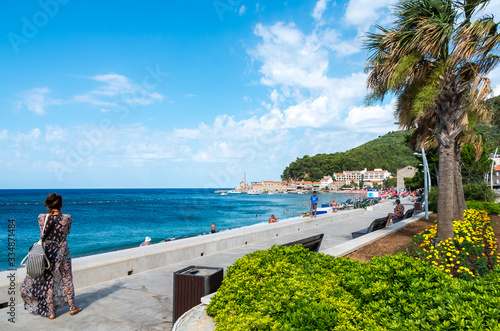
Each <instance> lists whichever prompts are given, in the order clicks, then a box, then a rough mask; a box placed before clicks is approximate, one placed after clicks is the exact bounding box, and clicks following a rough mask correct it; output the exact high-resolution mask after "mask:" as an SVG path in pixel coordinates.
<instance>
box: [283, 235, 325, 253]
mask: <svg viewBox="0 0 500 331" xmlns="http://www.w3.org/2000/svg"><path fill="white" fill-rule="evenodd" d="M323 236H324V234H323V233H321V234H318V235H315V236H312V237H307V238H304V239H300V240H296V241H292V242H289V243H287V244H283V245H282V246H294V245H299V244H300V245H302V247H304V248H307V249H308V250H310V251H311V252H316V253H317V252H318V251H319V246H320V245H321V241H323Z"/></svg>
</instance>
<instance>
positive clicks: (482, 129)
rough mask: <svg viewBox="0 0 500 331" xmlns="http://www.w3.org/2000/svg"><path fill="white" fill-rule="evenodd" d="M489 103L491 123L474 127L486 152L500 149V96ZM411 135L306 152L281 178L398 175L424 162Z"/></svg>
mask: <svg viewBox="0 0 500 331" xmlns="http://www.w3.org/2000/svg"><path fill="white" fill-rule="evenodd" d="M486 105H487V106H488V107H490V108H491V109H492V110H493V114H492V118H491V123H490V124H477V125H476V126H475V129H476V130H477V132H479V133H480V134H481V136H482V137H483V143H484V146H485V149H486V152H487V153H494V152H495V148H497V147H499V148H500V96H498V97H494V98H491V99H489V100H487V101H486ZM409 136H410V133H409V132H405V131H396V132H389V133H388V134H386V135H384V136H380V137H378V138H377V139H374V140H371V141H369V142H367V143H365V144H363V145H361V146H358V147H356V148H353V149H350V150H348V151H345V152H337V153H331V154H317V155H314V156H309V155H305V156H304V157H302V158H297V160H295V161H294V162H292V163H290V165H289V166H288V167H286V168H285V170H284V171H283V175H282V176H281V177H282V178H283V179H288V178H291V179H294V180H298V179H305V180H315V181H317V180H319V179H321V178H323V176H327V175H333V174H334V173H336V172H342V171H353V170H363V169H364V168H366V169H368V170H373V169H375V168H381V169H384V170H388V171H389V172H391V173H392V174H393V175H396V171H397V169H398V168H402V167H405V166H407V165H413V166H415V165H418V164H419V163H420V162H421V161H420V160H418V159H417V158H416V157H415V156H413V155H412V154H413V151H412V150H411V149H410V148H409V147H408V139H409Z"/></svg>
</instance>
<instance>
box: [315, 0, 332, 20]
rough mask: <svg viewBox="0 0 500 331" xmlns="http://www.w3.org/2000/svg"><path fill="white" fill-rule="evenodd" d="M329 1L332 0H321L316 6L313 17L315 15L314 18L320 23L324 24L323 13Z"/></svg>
mask: <svg viewBox="0 0 500 331" xmlns="http://www.w3.org/2000/svg"><path fill="white" fill-rule="evenodd" d="M329 2H330V0H319V1H318V2H316V6H314V10H313V12H312V14H311V15H312V17H314V20H315V21H316V22H317V23H318V24H320V25H321V24H323V13H324V12H325V10H326V6H327V5H328V3H329Z"/></svg>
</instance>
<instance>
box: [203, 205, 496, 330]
mask: <svg viewBox="0 0 500 331" xmlns="http://www.w3.org/2000/svg"><path fill="white" fill-rule="evenodd" d="M483 216H484V215H480V213H479V214H477V215H469V216H467V217H468V218H470V219H471V218H474V219H475V218H479V219H480V221H479V222H480V223H481V222H482V223H487V222H486V220H485V219H484V217H483ZM472 223H473V222H470V224H472ZM486 228H487V225H486ZM468 229H469V226H468V225H464V226H463V229H462V231H469V230H468ZM476 232H478V229H476ZM464 234H465V232H464ZM474 235H475V234H474V232H471V233H470V235H469V236H467V235H465V236H462V235H461V236H459V239H460V238H462V237H464V239H463V241H462V245H463V244H464V242H465V241H467V240H468V239H467V237H470V239H472V236H474ZM471 242H472V241H471ZM486 242H487V243H489V242H491V238H490V239H489V241H486ZM495 245H496V243H495ZM483 249H484V247H483ZM446 253H447V252H446ZM446 253H445V254H444V255H443V257H447V255H446ZM479 254H482V252H480V253H479ZM481 256H482V255H481ZM495 257H496V256H495ZM445 259H446V258H445ZM424 260H425V259H424ZM424 260H417V259H415V258H413V257H409V256H406V255H405V254H404V253H400V254H397V255H394V256H391V255H387V256H384V257H380V258H373V259H372V260H371V262H370V263H365V262H358V261H355V260H350V259H348V258H341V257H339V258H335V257H333V256H329V255H324V254H319V253H313V252H309V251H308V250H306V249H304V248H302V247H301V246H294V247H282V246H273V247H271V248H270V249H268V250H265V251H256V252H253V253H251V254H247V255H245V256H244V257H243V258H241V259H238V260H237V261H236V262H235V263H234V264H233V265H232V266H230V267H229V268H228V270H227V275H226V277H225V279H224V281H223V283H222V286H221V287H220V289H219V291H218V292H217V294H216V295H215V296H214V298H212V301H211V303H210V305H209V306H208V308H207V312H208V313H209V315H211V316H213V317H214V319H215V321H216V322H217V330H231V331H235V330H500V322H499V321H500V267H499V266H498V265H497V266H494V267H492V270H491V272H489V273H488V272H484V273H480V272H479V271H476V270H475V269H471V272H472V273H473V274H474V273H476V272H477V276H481V277H474V279H475V280H474V281H468V280H465V279H461V278H453V277H450V276H453V273H446V272H443V271H444V270H442V269H443V268H440V267H439V266H437V265H435V264H433V263H430V262H426V261H424ZM467 274H468V273H467ZM475 275H476V274H475ZM482 275H484V276H482ZM457 276H459V274H458V273H457Z"/></svg>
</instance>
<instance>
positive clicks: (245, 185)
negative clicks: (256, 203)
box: [234, 176, 250, 193]
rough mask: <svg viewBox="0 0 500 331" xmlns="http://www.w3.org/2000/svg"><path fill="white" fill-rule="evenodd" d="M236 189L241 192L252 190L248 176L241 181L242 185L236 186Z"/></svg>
mask: <svg viewBox="0 0 500 331" xmlns="http://www.w3.org/2000/svg"><path fill="white" fill-rule="evenodd" d="M234 190H235V191H237V192H241V193H247V192H248V191H250V186H249V185H248V183H247V180H246V176H245V177H244V178H243V180H242V181H241V182H240V185H238V186H236V187H235V188H234Z"/></svg>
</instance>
